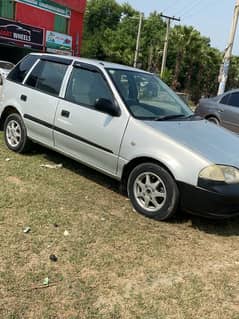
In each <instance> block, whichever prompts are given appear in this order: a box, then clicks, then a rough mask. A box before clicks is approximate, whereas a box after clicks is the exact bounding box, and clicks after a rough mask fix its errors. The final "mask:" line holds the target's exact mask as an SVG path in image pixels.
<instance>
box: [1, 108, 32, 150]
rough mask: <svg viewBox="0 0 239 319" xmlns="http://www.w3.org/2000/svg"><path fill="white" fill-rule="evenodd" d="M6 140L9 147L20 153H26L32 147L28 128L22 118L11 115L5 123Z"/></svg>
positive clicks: (17, 115) (15, 114)
mask: <svg viewBox="0 0 239 319" xmlns="http://www.w3.org/2000/svg"><path fill="white" fill-rule="evenodd" d="M4 139H5V143H6V145H7V147H8V148H9V149H10V150H12V151H14V152H18V153H24V152H26V151H27V150H28V149H29V147H30V141H29V139H28V137H27V131H26V127H25V125H24V123H23V120H22V118H21V116H20V115H19V114H17V113H14V114H10V115H9V116H8V117H7V118H6V120H5V123H4Z"/></svg>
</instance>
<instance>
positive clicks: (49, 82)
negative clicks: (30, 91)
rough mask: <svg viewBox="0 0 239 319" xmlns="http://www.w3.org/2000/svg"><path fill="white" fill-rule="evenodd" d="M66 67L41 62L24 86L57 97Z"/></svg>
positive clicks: (54, 63)
mask: <svg viewBox="0 0 239 319" xmlns="http://www.w3.org/2000/svg"><path fill="white" fill-rule="evenodd" d="M66 69H67V65H65V64H61V63H57V62H52V61H44V60H41V61H40V62H39V63H38V64H37V65H36V66H35V67H34V69H33V70H32V72H31V74H30V75H29V77H28V78H27V80H26V85H28V86H30V87H33V88H36V89H38V90H40V91H42V92H45V93H49V94H53V95H58V94H59V92H60V88H61V84H62V81H63V78H64V76H65V72H66Z"/></svg>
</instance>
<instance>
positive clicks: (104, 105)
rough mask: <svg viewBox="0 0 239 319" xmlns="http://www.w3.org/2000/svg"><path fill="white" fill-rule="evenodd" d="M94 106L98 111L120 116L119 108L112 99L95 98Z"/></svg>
mask: <svg viewBox="0 0 239 319" xmlns="http://www.w3.org/2000/svg"><path fill="white" fill-rule="evenodd" d="M95 108H96V109H97V110H98V111H101V112H104V113H107V114H109V115H111V116H117V117H118V116H120V114H121V112H120V108H119V107H118V106H117V105H116V104H115V103H113V102H112V101H110V100H108V99H104V98H100V99H97V100H96V102H95Z"/></svg>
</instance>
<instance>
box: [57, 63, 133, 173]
mask: <svg viewBox="0 0 239 319" xmlns="http://www.w3.org/2000/svg"><path fill="white" fill-rule="evenodd" d="M99 98H104V99H107V100H110V101H112V102H113V103H117V102H116V100H115V97H114V94H113V92H112V90H111V88H110V85H109V83H108V82H107V79H106V77H105V75H104V74H103V73H102V71H101V70H99V69H98V68H97V67H95V66H92V65H88V64H83V63H80V64H77V63H75V64H74V66H73V67H72V72H71V75H70V77H69V82H68V85H67V87H66V91H65V97H64V99H62V100H61V101H60V103H59V105H58V108H57V112H56V119H55V127H54V129H55V131H54V139H55V146H56V148H57V149H59V150H60V151H62V152H64V153H67V154H69V155H71V156H73V157H74V158H76V159H78V160H80V161H82V162H83V163H86V164H88V165H89V166H92V167H94V168H98V169H100V170H102V171H104V172H105V173H108V174H113V175H114V174H115V173H116V170H117V162H118V154H119V149H120V145H121V140H122V137H123V134H124V131H125V128H126V125H127V122H128V118H129V115H128V113H127V112H126V111H124V110H121V115H120V116H119V117H114V116H111V115H109V114H106V113H103V112H101V111H98V110H97V109H96V108H95V107H94V105H95V102H96V101H97V100H98V99H99Z"/></svg>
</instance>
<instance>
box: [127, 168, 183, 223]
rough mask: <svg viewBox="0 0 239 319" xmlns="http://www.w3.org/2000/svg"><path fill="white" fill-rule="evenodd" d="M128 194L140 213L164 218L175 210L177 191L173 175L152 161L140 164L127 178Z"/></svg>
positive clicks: (171, 214) (159, 218) (160, 218)
mask: <svg viewBox="0 0 239 319" xmlns="http://www.w3.org/2000/svg"><path fill="white" fill-rule="evenodd" d="M128 195H129V198H130V200H131V202H132V204H133V206H134V208H135V209H136V210H137V211H138V212H139V213H141V214H143V215H145V216H147V217H151V218H156V219H158V220H165V219H168V218H170V217H171V216H173V215H174V214H175V212H176V210H177V206H178V198H179V191H178V188H177V185H176V183H175V181H174V179H173V177H172V176H171V175H170V174H169V173H168V172H167V171H166V170H165V169H164V168H162V167H161V166H159V165H157V164H154V163H144V164H140V165H138V166H137V167H135V168H134V169H133V171H132V172H131V174H130V176H129V179H128Z"/></svg>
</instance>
